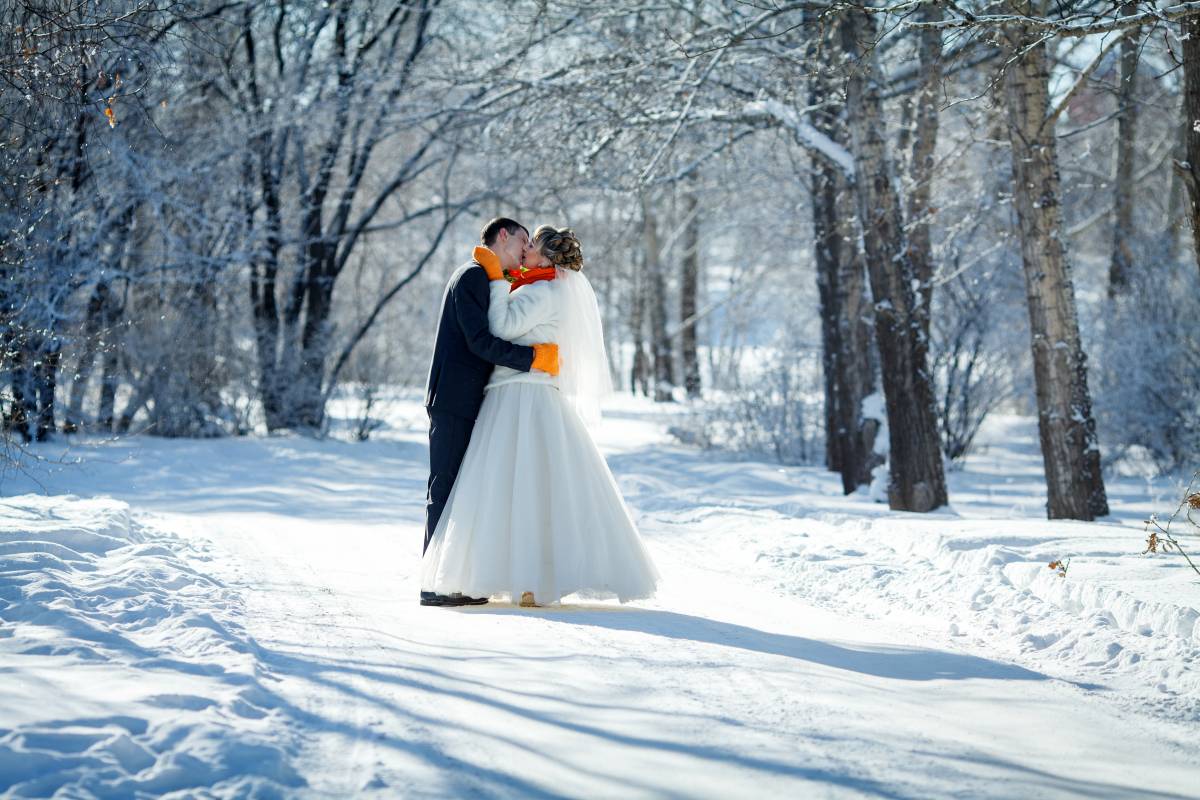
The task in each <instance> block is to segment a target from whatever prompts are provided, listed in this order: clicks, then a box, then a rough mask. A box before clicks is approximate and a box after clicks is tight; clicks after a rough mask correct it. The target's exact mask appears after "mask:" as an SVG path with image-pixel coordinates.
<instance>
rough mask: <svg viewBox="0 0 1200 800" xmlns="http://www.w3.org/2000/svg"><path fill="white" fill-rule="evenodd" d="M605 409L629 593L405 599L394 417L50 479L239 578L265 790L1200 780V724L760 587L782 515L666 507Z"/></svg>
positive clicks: (401, 453) (698, 792)
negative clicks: (555, 603)
mask: <svg viewBox="0 0 1200 800" xmlns="http://www.w3.org/2000/svg"><path fill="white" fill-rule="evenodd" d="M616 427H617V430H616V431H615V432H614V434H613V437H614V438H613V439H612V441H610V442H609V443H608V445H607V448H606V449H607V450H608V451H609V453H610V456H611V457H612V460H613V463H614V467H615V469H616V471H617V473H618V476H619V478H620V479H621V481H622V484H623V486H626V488H627V491H628V492H629V493H630V496H631V499H632V500H633V501H634V506H635V510H637V511H638V512H639V515H640V522H641V524H642V527H643V531H644V532H645V533H646V536H647V541H648V543H649V545H650V547H651V549H652V553H653V555H654V556H655V558H656V561H657V563H658V566H659V568H660V570H661V571H662V572H663V573H664V576H665V578H666V583H665V585H664V587H663V591H662V593H661V595H660V596H659V598H657V599H656V600H655V601H654V602H653V603H647V604H640V605H638V606H636V607H619V606H609V605H590V606H574V607H563V608H555V609H546V610H539V611H527V610H521V609H515V608H513V607H511V606H502V605H492V606H487V607H482V608H473V609H456V610H449V609H429V608H421V607H420V606H418V605H417V603H416V601H415V599H416V596H417V590H418V586H417V584H416V582H415V575H416V572H417V566H418V563H417V555H416V552H415V551H416V549H417V547H418V546H419V545H418V543H419V541H420V513H421V507H420V504H419V501H418V500H417V498H419V496H420V490H421V487H422V486H423V481H424V453H423V449H422V447H421V445H420V443H419V437H418V436H415V435H414V436H410V437H408V438H403V437H402V438H400V439H399V440H396V441H389V442H371V443H367V444H364V445H350V444H343V443H337V442H325V443H314V442H308V441H305V440H290V439H282V440H265V441H264V440H247V441H241V442H224V443H209V442H155V443H153V445H152V446H149V445H146V443H145V442H144V441H143V442H141V443H140V444H138V445H125V444H122V445H119V446H109V448H110V449H109V451H108V452H109V454H110V458H109V459H108V460H109V461H111V462H115V463H110V464H108V465H105V466H103V467H95V468H87V469H86V470H74V469H73V470H68V471H65V472H62V473H59V474H57V475H55V476H53V477H52V478H50V479H47V481H46V483H47V486H46V488H47V489H49V490H50V491H51V492H52V493H57V492H62V491H67V490H70V491H74V492H75V493H77V494H92V493H106V494H110V495H112V496H114V497H116V498H118V499H121V500H125V501H127V502H129V503H130V504H131V505H132V506H133V507H134V508H135V509H142V510H144V511H147V512H149V513H148V514H146V515H145V516H144V518H143V521H144V522H145V523H146V524H147V525H150V526H153V527H155V528H159V529H162V530H166V531H171V532H173V533H175V534H177V535H179V536H180V537H182V538H183V539H185V540H187V541H193V542H200V543H203V544H204V545H205V546H208V550H207V551H206V552H207V553H208V555H209V560H208V561H206V562H205V563H204V564H203V569H204V570H205V571H206V572H207V573H208V574H209V575H211V576H212V577H213V578H214V579H215V580H216V581H217V582H218V583H219V584H220V585H221V586H223V587H227V588H228V589H229V590H230V591H232V592H235V593H236V594H237V595H238V597H239V598H240V602H241V605H242V607H243V611H242V618H241V619H240V624H241V626H243V627H244V629H245V632H246V634H247V635H248V637H249V638H250V639H251V640H253V645H252V654H253V656H254V659H255V666H254V669H253V674H254V679H253V691H252V692H251V693H250V694H248V695H247V694H246V691H245V690H244V689H243V690H242V692H241V694H239V695H238V697H239V698H240V699H242V700H245V699H246V698H247V697H249V698H250V699H251V700H252V701H253V704H254V706H255V708H257V709H258V710H259V711H260V716H263V718H264V719H265V720H266V721H267V724H269V726H271V730H270V731H269V732H268V735H269V736H272V737H274V738H275V740H277V741H278V742H280V743H281V745H280V750H281V751H283V752H286V753H288V754H289V757H290V759H291V761H292V764H291V766H292V767H293V768H294V769H295V770H296V771H297V772H298V773H299V775H300V776H301V777H302V779H303V781H304V783H305V784H306V785H307V789H299V790H297V789H294V788H288V787H286V786H283V787H280V788H282V789H283V791H284V792H285V793H291V792H293V791H298V792H299V793H300V794H312V795H318V796H346V795H348V794H354V793H358V794H363V795H369V794H372V793H374V794H377V795H378V796H380V797H393V796H416V797H422V796H424V797H449V796H484V797H491V796H513V797H560V796H579V797H582V796H586V797H617V796H620V797H632V796H653V797H665V796H681V797H682V796H686V797H748V796H785V797H812V796H880V797H922V798H924V797H949V796H969V797H984V796H996V797H1057V796H1065V797H1130V796H1138V797H1195V796H1200V754H1198V746H1197V744H1196V741H1197V740H1196V738H1195V728H1194V725H1191V726H1189V725H1186V724H1183V723H1181V722H1176V721H1172V720H1169V719H1163V718H1162V717H1160V716H1154V715H1150V714H1142V713H1139V712H1138V711H1137V710H1136V709H1135V708H1131V707H1130V705H1129V704H1128V703H1124V704H1122V703H1118V702H1115V701H1114V700H1113V698H1111V697H1109V696H1107V694H1108V693H1107V690H1106V689H1105V687H1103V686H1093V685H1089V684H1087V683H1086V682H1071V681H1068V680H1063V679H1061V678H1056V677H1051V676H1050V675H1049V674H1046V673H1044V672H1042V671H1038V670H1036V669H1030V668H1027V667H1022V666H1018V665H1016V664H1015V663H1013V660H1012V659H1009V658H1007V657H1005V656H1003V655H999V654H991V655H989V656H988V657H985V656H982V655H978V654H975V655H972V654H968V653H966V652H956V651H954V650H952V649H950V647H949V646H948V645H947V644H946V642H945V641H942V639H943V638H945V637H934V636H932V635H930V634H929V633H928V631H927V630H926V629H923V628H922V626H921V625H920V624H913V625H904V624H897V622H896V621H895V620H891V619H885V618H878V617H879V615H878V614H872V615H871V616H874V617H876V618H875V619H870V618H868V617H867V616H866V615H863V614H859V613H855V612H851V611H845V612H839V611H836V610H834V609H832V608H831V607H830V606H829V605H828V604H823V605H822V606H821V607H818V606H817V605H812V604H809V602H808V601H806V600H802V599H800V595H799V594H798V593H792V592H788V591H780V588H779V587H780V585H782V584H781V583H780V582H779V581H777V580H768V579H764V574H767V573H764V572H763V571H762V570H761V569H759V568H758V567H756V566H755V562H756V561H758V560H761V558H760V556H761V552H762V547H761V545H762V542H760V541H758V540H759V539H763V538H764V537H766V536H767V535H768V531H769V530H771V529H773V528H778V527H780V525H781V522H780V515H779V512H778V510H777V509H773V508H755V507H754V504H752V503H739V504H731V505H730V506H729V507H727V508H724V509H722V507H721V505H720V503H719V498H712V499H713V504H712V506H709V507H704V508H696V509H693V510H691V511H690V512H689V510H688V509H683V508H679V507H678V505H677V504H676V505H672V504H671V503H670V502H668V499H667V498H668V497H669V496H670V494H671V493H672V492H675V493H679V492H685V493H694V494H695V495H696V496H699V495H701V494H703V493H704V492H705V491H706V490H707V489H708V488H709V487H706V486H705V485H703V484H691V483H689V481H693V480H695V479H696V474H697V473H698V472H703V467H704V460H705V458H706V457H705V456H702V455H691V456H689V455H686V452H685V451H679V452H678V453H675V454H674V455H673V456H672V458H676V459H684V458H692V459H694V463H689V464H686V465H684V466H687V467H690V468H693V471H692V472H688V471H686V470H675V471H674V472H673V473H667V472H654V473H651V472H636V471H634V468H635V467H636V466H637V465H642V466H644V465H645V464H646V463H648V461H652V460H653V459H657V458H660V457H661V454H662V450H661V447H660V444H659V440H658V438H657V436H658V435H660V434H658V433H657V432H656V431H657V429H656V428H655V427H654V426H652V425H649V424H648V423H643V422H640V421H638V420H636V419H634V420H627V421H625V422H623V423H622V422H618V424H617V426H616ZM143 445H145V448H144V449H142V446H143ZM113 447H119V448H128V449H126V450H123V451H119V452H118V451H114V450H113V449H112V448H113ZM626 468H628V469H629V470H630V471H628V472H625V471H623V470H625V469H626ZM656 481H660V482H664V483H663V485H662V486H661V487H660V489H661V491H659V492H655V491H653V490H652V489H649V488H647V487H650V486H653V485H654V484H655V482H656ZM667 482H669V483H670V485H667ZM728 482H729V481H728V478H727V483H726V485H725V487H724V488H730V487H729V486H728ZM634 484H636V485H634ZM830 485H831V486H832V481H831V482H830ZM639 487H640V488H639ZM6 493H8V492H7V491H6ZM655 497H659V498H661V507H656V505H655V502H654V498H655ZM681 518H686V520H681ZM739 544H743V545H744V547H745V548H746V552H745V553H744V554H740V555H739V553H738V546H739ZM756 548H757V549H756ZM860 555H861V554H860ZM769 566H770V565H769V564H768V565H766V567H764V568H769ZM807 577H808V579H809V580H813V579H814V576H813V575H811V574H810V575H808V576H807ZM974 645H977V646H978V647H983V646H986V645H987V641H986V640H979V641H977V642H974ZM978 647H976V650H978ZM144 672H145V679H146V680H147V681H154V680H157V679H158V678H157V677H156V675H157V673H156V672H155V670H154V668H152V667H151V668H146V669H145V670H144ZM173 680H176V681H178V680H180V678H178V676H175V677H174V678H173ZM195 680H196V682H197V683H196V685H195V686H193V687H192V688H191V690H190V691H192V692H193V693H200V694H203V693H204V692H205V691H206V690H207V691H208V693H209V694H210V695H212V696H213V697H214V702H215V703H216V702H221V703H225V702H236V701H232V700H228V699H227V698H224V699H223V698H222V697H220V696H219V695H218V694H217V692H216V690H214V689H212V687H211V686H208V687H207V689H206V685H202V682H203V681H208V682H209V683H211V681H212V677H211V675H197V676H196V679H195ZM78 691H81V692H83V691H85V690H82V689H81V690H78ZM181 691H182V690H181ZM23 713H25V714H33V713H34V712H33V711H31V710H29V709H25V710H24V711H23ZM48 713H51V714H52V713H53V711H51V712H48ZM126 713H128V714H131V715H135V716H136V714H137V709H136V707H134V708H127V709H126ZM7 727H9V724H8V723H7V722H0V728H7ZM43 745H45V743H43ZM47 746H52V745H47ZM168 746H169V745H168ZM29 749H33V748H32V746H30V748H29ZM0 755H2V753H0ZM134 766H136V765H134ZM143 766H144V765H143ZM3 768H4V762H3V759H0V775H2V774H3ZM130 769H133V767H132V766H131V767H130ZM225 786H226V788H227V790H228V791H229V792H230V793H234V792H236V791H237V789H238V787H239V784H238V783H237V782H236V781H233V782H230V783H227V784H225ZM242 788H244V787H242ZM2 789H3V783H0V790H2Z"/></svg>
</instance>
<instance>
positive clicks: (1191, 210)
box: [1175, 17, 1200, 268]
mask: <svg viewBox="0 0 1200 800" xmlns="http://www.w3.org/2000/svg"><path fill="white" fill-rule="evenodd" d="M1179 38H1180V39H1182V40H1183V126H1184V137H1185V146H1184V155H1183V157H1184V161H1182V162H1180V161H1176V162H1175V170H1176V172H1177V173H1178V174H1179V176H1180V177H1181V178H1182V179H1183V185H1184V186H1186V187H1187V193H1188V213H1187V216H1188V219H1189V220H1191V223H1192V245H1193V255H1194V257H1195V258H1196V265H1197V267H1198V268H1200V17H1187V18H1185V19H1184V20H1183V21H1182V22H1181V23H1180V37H1179Z"/></svg>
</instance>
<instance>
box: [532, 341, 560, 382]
mask: <svg viewBox="0 0 1200 800" xmlns="http://www.w3.org/2000/svg"><path fill="white" fill-rule="evenodd" d="M530 369H540V370H541V371H542V372H546V373H549V374H550V375H557V374H558V345H556V344H535V345H534V346H533V366H532V367H530Z"/></svg>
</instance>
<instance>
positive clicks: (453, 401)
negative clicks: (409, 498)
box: [422, 259, 533, 552]
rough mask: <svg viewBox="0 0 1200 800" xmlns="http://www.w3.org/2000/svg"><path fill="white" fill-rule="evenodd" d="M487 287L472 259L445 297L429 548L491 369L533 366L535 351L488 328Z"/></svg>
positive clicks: (434, 388) (432, 380) (434, 410)
mask: <svg viewBox="0 0 1200 800" xmlns="http://www.w3.org/2000/svg"><path fill="white" fill-rule="evenodd" d="M488 284H489V281H488V277H487V273H486V272H484V270H483V267H481V266H480V265H479V262H478V261H475V260H473V259H472V260H471V261H468V262H467V263H465V264H463V265H462V266H461V267H459V268H458V269H457V270H455V271H454V274H453V275H451V276H450V282H449V283H448V284H447V285H446V294H445V295H444V296H443V298H442V311H441V316H440V317H439V318H438V326H437V339H435V340H434V343H433V362H432V363H431V364H430V365H429V381H428V383H427V384H426V389H425V409H426V410H427V411H428V412H429V485H428V491H427V494H426V503H425V547H426V548H427V547H429V540H430V539H431V538H433V531H434V529H435V528H437V524H438V520H439V519H441V516H442V511H443V510H444V509H445V507H446V500H447V499H448V498H449V496H450V488H451V487H452V486H454V481H455V479H456V478H458V470H459V468H460V467H461V466H462V460H463V456H464V455H465V454H466V452H467V444H468V443H469V442H470V441H471V430H472V429H473V428H474V427H475V418H476V417H477V416H479V407H480V406H481V405H482V404H483V388H484V387H485V386H486V385H487V382H488V379H489V378H490V377H491V375H492V367H493V366H494V365H496V364H501V365H503V366H505V367H511V368H512V369H515V370H519V371H521V372H528V371H529V369H530V368H531V367H532V366H533V348H532V347H525V346H523V345H519V344H513V343H512V342H507V341H505V340H504V339H498V338H496V337H495V336H493V335H492V332H491V331H490V330H489V329H488V305H489V304H490V298H491V292H490V289H489V288H488ZM422 552H424V550H422Z"/></svg>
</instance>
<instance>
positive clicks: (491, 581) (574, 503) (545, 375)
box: [421, 217, 658, 607]
mask: <svg viewBox="0 0 1200 800" xmlns="http://www.w3.org/2000/svg"><path fill="white" fill-rule="evenodd" d="M611 388H612V385H611V380H610V377H609V371H608V357H607V355H606V353H605V348H604V332H603V328H602V325H601V315H600V308H599V305H598V303H597V300H596V294H595V292H594V291H593V290H592V286H591V284H590V283H589V281H588V279H587V278H586V277H585V276H584V274H583V251H582V247H581V246H580V242H579V239H578V238H577V237H576V236H575V234H574V233H573V232H572V231H571V230H570V229H568V228H555V227H552V226H550V225H542V226H540V227H539V228H537V229H536V230H535V231H534V232H533V235H532V237H531V236H530V234H529V231H528V229H527V228H525V226H524V225H521V224H520V223H519V222H516V221H514V220H512V219H508V218H506V217H500V218H497V219H493V220H492V221H491V222H489V223H488V224H487V225H486V226H484V228H483V231H482V233H481V234H480V245H479V246H478V247H476V248H475V251H474V254H473V257H472V259H471V260H470V261H468V262H466V263H465V264H463V265H462V266H460V267H459V268H458V269H457V270H455V272H454V274H453V275H451V276H450V280H449V282H448V283H447V285H446V291H445V294H444V296H443V298H442V307H441V314H440V317H439V319H438V326H437V338H436V339H435V341H434V347H433V360H432V363H431V365H430V369H429V381H428V384H427V388H426V393H425V408H426V411H427V412H428V415H429V483H428V487H427V495H426V516H425V546H424V551H423V553H424V554H423V556H422V562H421V604H422V605H429V606H464V605H480V604H483V603H487V602H488V600H489V598H495V599H497V600H510V601H511V602H519V604H520V605H521V606H526V607H530V606H538V605H542V604H546V603H557V602H558V601H559V600H561V599H562V598H563V597H565V596H567V595H576V596H580V597H583V598H589V599H602V598H611V597H616V598H617V599H618V600H620V601H621V602H625V601H628V600H633V599H637V598H643V597H648V596H650V595H651V594H653V592H654V589H655V587H656V585H657V583H658V572H657V571H656V570H655V568H654V565H653V563H652V562H651V561H650V557H649V555H648V554H647V552H646V549H645V547H644V546H643V545H642V541H641V538H640V537H639V535H638V532H637V528H636V527H635V526H634V523H633V520H632V518H631V517H630V514H629V510H628V509H627V508H626V506H625V503H624V501H623V500H622V498H621V493H620V490H619V489H618V488H617V484H616V481H615V480H614V479H613V476H612V473H611V472H610V471H609V469H608V465H607V464H606V463H605V461H604V457H603V455H601V453H600V451H599V449H598V448H597V447H596V443H595V442H594V441H593V439H592V435H591V432H590V430H589V429H594V428H595V426H596V425H597V424H598V423H599V420H600V406H599V404H600V401H601V399H602V398H603V397H604V396H605V395H606V394H607V393H608V392H610V391H611Z"/></svg>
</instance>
